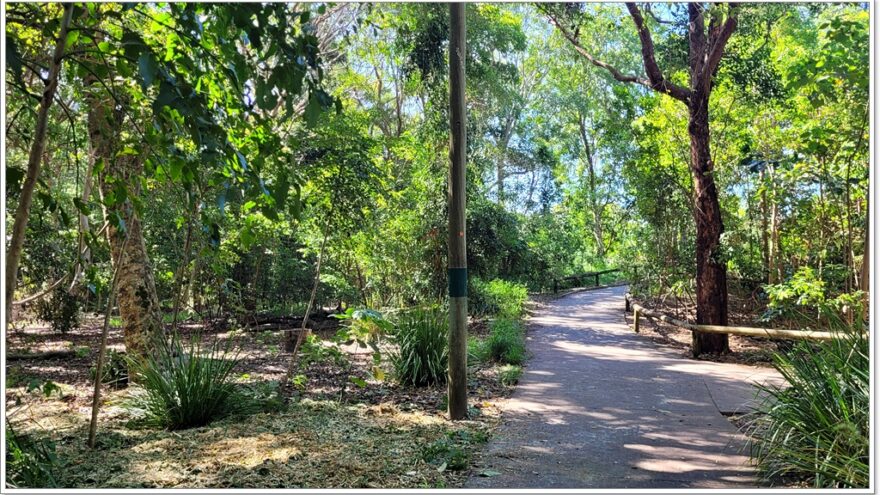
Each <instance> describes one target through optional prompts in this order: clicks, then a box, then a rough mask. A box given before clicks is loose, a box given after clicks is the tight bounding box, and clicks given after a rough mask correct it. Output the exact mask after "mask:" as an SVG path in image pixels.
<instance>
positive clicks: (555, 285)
mask: <svg viewBox="0 0 880 495" xmlns="http://www.w3.org/2000/svg"><path fill="white" fill-rule="evenodd" d="M619 271H620V268H610V269H608V270H599V271H596V272H587V273H581V274H579V275H569V276H567V277H561V278H554V279H553V293H554V294H555V293H557V292H559V281H560V280H574V281H575V282H577V281H578V280H582V279H584V278H587V277H593V278H594V282H595V283H594V284H593V285H594V286H595V287H598V286H599V276H600V275H605V274H606V273H614V272H619Z"/></svg>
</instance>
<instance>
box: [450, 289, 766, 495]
mask: <svg viewBox="0 0 880 495" xmlns="http://www.w3.org/2000/svg"><path fill="white" fill-rule="evenodd" d="M625 292H626V287H612V288H608V289H602V290H596V291H587V292H579V293H575V294H572V295H569V296H567V297H564V298H562V299H559V300H557V301H554V302H552V303H550V305H549V306H548V307H547V308H546V309H544V310H542V311H541V312H540V313H539V314H538V315H536V316H534V317H533V318H532V319H531V322H530V324H531V325H530V330H529V336H528V346H529V350H530V351H531V352H532V354H533V357H532V359H531V360H530V361H529V362H528V363H527V366H526V369H525V372H524V374H523V377H522V379H521V380H520V384H519V386H517V389H516V391H515V392H514V394H513V396H512V397H511V398H510V399H509V400H507V401H506V402H505V403H504V404H503V406H502V407H503V410H504V423H503V425H502V426H501V427H500V428H499V430H498V433H497V434H496V435H495V437H494V438H493V439H492V440H491V441H490V442H489V445H488V446H487V448H486V450H485V451H484V453H483V455H482V456H481V458H480V459H478V460H477V466H476V469H475V470H474V473H475V474H474V476H473V477H472V478H471V479H470V480H469V481H468V483H467V485H466V486H467V487H470V488H537V487H544V488H731V487H733V488H747V487H754V486H756V485H757V480H756V478H755V477H754V472H753V470H752V469H751V467H750V466H749V465H748V456H747V454H746V453H744V452H743V451H742V450H741V449H742V447H743V445H744V439H743V437H742V436H741V435H739V434H738V433H737V431H736V429H735V428H734V426H733V425H732V424H731V423H730V422H729V421H728V419H727V418H725V417H724V416H723V415H722V413H731V412H736V411H744V410H745V409H747V408H748V407H749V405H750V404H753V403H754V400H755V391H754V387H753V386H752V383H753V382H756V381H760V382H762V381H767V380H772V381H779V380H780V378H779V376H778V375H777V374H776V373H775V372H774V371H773V370H772V369H767V368H755V367H751V366H744V365H736V364H724V363H712V362H705V361H695V360H690V359H686V358H683V357H681V351H680V350H673V349H671V348H664V347H663V346H660V345H658V344H656V343H654V342H652V341H651V340H649V339H647V338H645V337H641V336H638V335H636V334H634V333H633V332H632V330H631V329H630V328H629V327H628V326H627V325H626V324H625V323H624V320H623V305H624V303H623V295H624V293H625ZM487 470H491V471H495V472H498V473H500V474H499V475H497V476H491V477H481V476H478V473H480V472H484V471H487Z"/></svg>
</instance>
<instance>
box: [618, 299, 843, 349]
mask: <svg viewBox="0 0 880 495" xmlns="http://www.w3.org/2000/svg"><path fill="white" fill-rule="evenodd" d="M624 299H625V301H626V307H625V310H626V312H627V313H628V312H629V311H630V310H632V312H633V329H634V330H635V332H636V333H639V318H640V317H642V316H644V317H645V318H650V319H654V320H660V321H662V322H664V323H668V324H670V325H672V326H676V327H679V328H684V329H686V330H690V331H692V332H704V333H724V334H730V335H744V336H748V337H766V338H769V339H800V340H832V339H836V338H839V337H840V335H838V334H837V333H835V332H821V331H813V330H780V329H776V328H757V327H729V326H723V325H698V324H696V323H689V322H686V321H682V320H679V319H677V318H673V317H671V316H668V315H664V314H662V313H658V312H656V311H652V310H650V309H647V308H645V307H644V306H642V305H640V304H636V303H634V302H632V301H631V300H630V295H629V294H626V295H625V296H624Z"/></svg>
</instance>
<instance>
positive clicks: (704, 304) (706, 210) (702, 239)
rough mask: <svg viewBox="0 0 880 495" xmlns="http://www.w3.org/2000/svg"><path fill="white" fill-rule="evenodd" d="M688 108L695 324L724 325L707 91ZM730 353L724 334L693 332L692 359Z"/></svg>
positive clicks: (723, 275) (696, 94) (697, 95)
mask: <svg viewBox="0 0 880 495" xmlns="http://www.w3.org/2000/svg"><path fill="white" fill-rule="evenodd" d="M688 107H689V122H688V134H690V141H691V173H692V174H693V177H694V206H695V208H694V221H695V222H696V226H697V246H696V247H697V323H698V324H704V325H727V269H726V267H725V266H724V261H723V260H722V259H721V252H720V247H721V234H722V233H723V232H724V225H723V223H722V221H721V205H720V204H719V202H718V189H717V188H716V186H715V177H714V175H713V169H714V164H713V163H712V160H711V156H712V155H711V154H710V153H709V95H708V92H706V93H703V92H701V91H696V92H694V95H693V96H692V99H691V102H690V105H688ZM729 350H730V347H729V345H728V338H727V335H724V334H708V333H701V332H693V352H694V355H695V356H697V355H700V354H702V353H707V352H708V353H724V352H728V351H729Z"/></svg>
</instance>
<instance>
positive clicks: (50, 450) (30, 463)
mask: <svg viewBox="0 0 880 495" xmlns="http://www.w3.org/2000/svg"><path fill="white" fill-rule="evenodd" d="M57 463H58V460H57V457H56V456H55V444H54V443H52V442H50V441H48V440H46V439H34V438H31V437H29V436H26V435H19V434H17V433H16V432H15V430H13V429H12V427H11V426H9V424H7V425H6V484H7V486H8V487H10V488H47V487H54V486H55V485H56V482H55V469H56V466H57Z"/></svg>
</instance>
